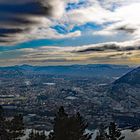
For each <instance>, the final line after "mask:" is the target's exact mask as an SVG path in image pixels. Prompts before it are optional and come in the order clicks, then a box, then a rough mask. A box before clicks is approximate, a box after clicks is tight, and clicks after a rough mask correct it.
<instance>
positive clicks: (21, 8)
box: [0, 0, 61, 42]
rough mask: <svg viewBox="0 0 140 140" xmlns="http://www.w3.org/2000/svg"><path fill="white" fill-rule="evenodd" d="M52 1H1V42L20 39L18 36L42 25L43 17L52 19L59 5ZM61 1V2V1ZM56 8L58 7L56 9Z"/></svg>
mask: <svg viewBox="0 0 140 140" xmlns="http://www.w3.org/2000/svg"><path fill="white" fill-rule="evenodd" d="M55 1H59V0H53V3H52V1H51V0H24V2H23V1H20V0H9V1H6V0H0V40H1V41H0V42H7V40H11V39H13V37H11V35H12V36H15V35H16V36H15V38H14V40H15V41H16V39H17V38H18V34H22V33H25V32H28V31H30V30H31V29H32V28H33V25H35V26H36V25H37V24H40V23H41V21H40V18H41V17H46V18H47V17H50V16H52V15H53V14H54V13H53V12H54V11H55V12H56V9H57V6H58V4H57V5H55ZM60 1H61V0H60ZM55 6H56V7H55ZM55 8H56V9H55Z"/></svg>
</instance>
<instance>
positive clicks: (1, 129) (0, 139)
mask: <svg viewBox="0 0 140 140" xmlns="http://www.w3.org/2000/svg"><path fill="white" fill-rule="evenodd" d="M0 140H9V137H8V133H7V131H6V127H5V118H4V109H3V108H2V106H0Z"/></svg>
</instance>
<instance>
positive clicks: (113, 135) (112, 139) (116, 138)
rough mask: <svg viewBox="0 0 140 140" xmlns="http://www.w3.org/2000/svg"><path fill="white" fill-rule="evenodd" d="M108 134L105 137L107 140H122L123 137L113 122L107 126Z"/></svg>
mask: <svg viewBox="0 0 140 140" xmlns="http://www.w3.org/2000/svg"><path fill="white" fill-rule="evenodd" d="M108 131H109V132H108V134H106V137H107V138H108V139H109V140H123V139H124V138H125V137H124V136H122V135H121V131H120V129H118V127H117V125H116V124H115V123H114V122H111V123H110V125H109V130H108Z"/></svg>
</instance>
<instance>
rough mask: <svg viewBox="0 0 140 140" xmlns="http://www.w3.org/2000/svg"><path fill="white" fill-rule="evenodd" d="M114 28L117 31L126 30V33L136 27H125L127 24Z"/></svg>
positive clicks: (131, 31)
mask: <svg viewBox="0 0 140 140" xmlns="http://www.w3.org/2000/svg"><path fill="white" fill-rule="evenodd" d="M115 30H117V31H124V32H127V33H130V34H132V33H134V32H135V31H136V30H137V29H136V28H133V27H131V28H130V27H127V26H121V27H118V28H116V29H115Z"/></svg>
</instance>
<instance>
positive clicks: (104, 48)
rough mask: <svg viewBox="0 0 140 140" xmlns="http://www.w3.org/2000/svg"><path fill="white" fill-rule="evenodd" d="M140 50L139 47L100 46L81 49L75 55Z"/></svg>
mask: <svg viewBox="0 0 140 140" xmlns="http://www.w3.org/2000/svg"><path fill="white" fill-rule="evenodd" d="M134 50H140V47H139V46H137V45H136V46H125V47H124V46H121V45H119V44H115V43H114V44H103V45H102V44H100V45H97V46H89V47H86V48H81V49H79V50H74V51H73V53H86V52H87V53H89V52H104V51H117V52H121V51H134Z"/></svg>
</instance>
